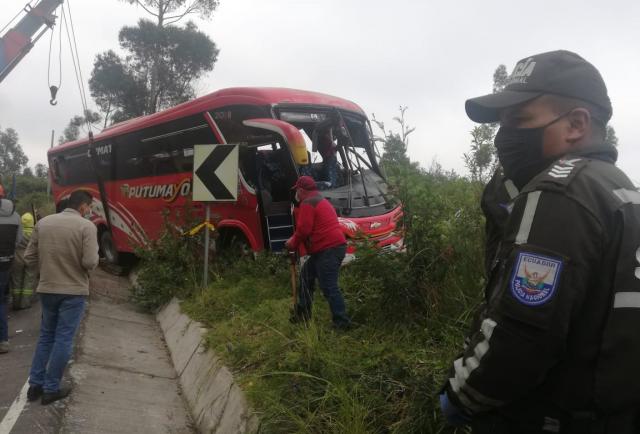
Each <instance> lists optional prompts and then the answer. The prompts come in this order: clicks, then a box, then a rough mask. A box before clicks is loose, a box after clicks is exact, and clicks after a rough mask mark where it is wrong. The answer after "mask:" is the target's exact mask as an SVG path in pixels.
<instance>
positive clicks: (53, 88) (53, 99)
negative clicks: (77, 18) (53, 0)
mask: <svg viewBox="0 0 640 434" xmlns="http://www.w3.org/2000/svg"><path fill="white" fill-rule="evenodd" d="M58 27H59V28H60V29H59V38H58V39H59V43H58V67H59V71H58V85H57V86H55V85H52V84H51V53H52V52H53V38H54V37H55V34H56V32H55V31H53V29H52V30H51V39H50V40H49V61H48V64H47V85H48V86H49V91H50V92H51V99H50V100H49V104H51V105H56V104H58V102H57V101H56V94H57V93H58V90H60V87H61V86H62V23H60V25H59V26H58Z"/></svg>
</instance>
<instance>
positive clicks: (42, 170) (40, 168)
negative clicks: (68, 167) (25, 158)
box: [35, 163, 49, 178]
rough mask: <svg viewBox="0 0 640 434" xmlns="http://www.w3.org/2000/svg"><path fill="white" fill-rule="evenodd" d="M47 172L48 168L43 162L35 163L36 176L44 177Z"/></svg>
mask: <svg viewBox="0 0 640 434" xmlns="http://www.w3.org/2000/svg"><path fill="white" fill-rule="evenodd" d="M48 173H49V168H48V167H47V166H46V165H45V164H42V163H38V164H36V167H35V174H36V178H46V177H47V174H48Z"/></svg>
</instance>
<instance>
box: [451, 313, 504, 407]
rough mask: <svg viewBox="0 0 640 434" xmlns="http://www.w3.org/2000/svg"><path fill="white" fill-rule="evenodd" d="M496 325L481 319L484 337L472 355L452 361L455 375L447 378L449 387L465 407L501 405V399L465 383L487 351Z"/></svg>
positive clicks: (491, 321) (492, 321)
mask: <svg viewBox="0 0 640 434" xmlns="http://www.w3.org/2000/svg"><path fill="white" fill-rule="evenodd" d="M497 325H498V324H497V323H496V322H495V321H494V320H492V319H491V318H487V319H485V320H484V321H482V325H481V326H480V331H481V332H482V335H483V336H484V339H483V340H481V341H480V342H478V344H477V345H476V346H475V347H474V349H473V353H474V356H472V357H469V358H467V359H466V360H464V359H463V358H462V357H461V358H459V359H456V360H455V361H454V362H453V369H454V371H455V377H454V378H450V379H449V383H450V384H451V388H452V389H453V391H454V392H455V393H456V394H457V396H458V398H460V401H461V402H462V403H463V404H464V405H465V407H467V408H469V409H471V410H474V411H483V410H487V408H486V406H489V407H495V406H499V405H502V402H501V401H498V400H495V399H492V398H489V397H487V396H485V395H483V394H481V393H480V392H478V391H477V390H475V389H473V388H472V387H471V386H469V385H468V384H467V379H469V375H471V373H472V372H473V371H474V370H476V369H477V368H478V367H479V366H480V361H481V360H482V358H483V357H484V355H485V354H487V352H488V351H489V339H491V336H492V335H493V330H494V329H495V328H496V326H497ZM465 394H466V395H468V396H469V397H471V398H472V400H473V401H475V402H473V401H472V400H470V399H469V398H468V397H467V396H465ZM476 402H477V403H480V405H479V404H476Z"/></svg>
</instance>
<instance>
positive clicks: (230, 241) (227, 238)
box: [216, 230, 253, 258]
mask: <svg viewBox="0 0 640 434" xmlns="http://www.w3.org/2000/svg"><path fill="white" fill-rule="evenodd" d="M217 241H218V242H219V243H218V245H219V246H220V248H219V249H218V248H217V247H218V246H216V250H218V252H219V253H222V254H223V255H224V254H226V255H229V256H232V257H234V258H242V257H247V256H250V255H251V254H252V253H253V250H252V249H251V246H250V245H249V242H248V241H247V238H246V237H245V236H244V234H242V233H241V232H240V231H237V230H228V231H224V232H222V233H221V234H220V238H219V239H218V240H217Z"/></svg>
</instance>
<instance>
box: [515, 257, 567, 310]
mask: <svg viewBox="0 0 640 434" xmlns="http://www.w3.org/2000/svg"><path fill="white" fill-rule="evenodd" d="M561 271H562V260H560V259H555V258H550V257H548V256H542V255H538V254H535V253H528V252H520V253H518V256H517V258H516V261H515V265H514V268H513V276H512V277H511V282H510V286H511V293H512V294H513V296H514V297H515V298H516V300H518V301H519V302H520V303H523V304H526V305H529V306H538V305H541V304H544V303H546V302H547V301H549V300H550V299H551V298H552V297H553V294H554V293H555V291H556V288H557V286H558V283H559V282H560V272H561Z"/></svg>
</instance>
